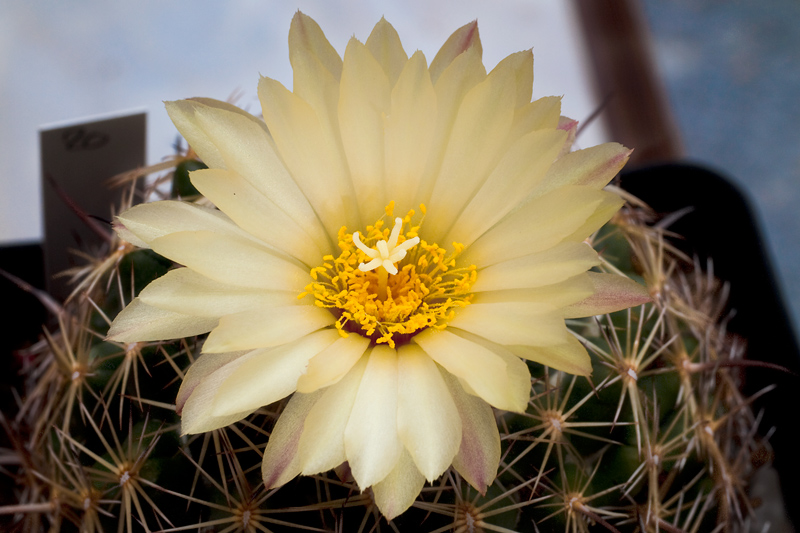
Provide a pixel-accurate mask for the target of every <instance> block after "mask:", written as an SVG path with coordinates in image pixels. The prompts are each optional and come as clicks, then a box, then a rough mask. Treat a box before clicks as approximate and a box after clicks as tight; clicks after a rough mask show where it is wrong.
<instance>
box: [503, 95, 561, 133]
mask: <svg viewBox="0 0 800 533" xmlns="http://www.w3.org/2000/svg"><path fill="white" fill-rule="evenodd" d="M560 117H561V97H560V96H545V97H543V98H539V99H538V100H534V101H533V102H528V103H527V104H525V105H523V106H521V107H518V108H517V109H516V110H515V111H514V122H513V124H512V125H511V131H510V133H509V135H508V138H509V139H511V140H514V139H519V138H520V137H522V136H523V135H526V134H527V133H530V132H532V131H536V130H541V129H549V130H554V129H556V127H558V120H559V118H560Z"/></svg>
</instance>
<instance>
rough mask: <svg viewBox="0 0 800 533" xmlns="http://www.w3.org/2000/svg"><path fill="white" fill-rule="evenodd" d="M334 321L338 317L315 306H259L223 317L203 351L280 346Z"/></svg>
mask: <svg viewBox="0 0 800 533" xmlns="http://www.w3.org/2000/svg"><path fill="white" fill-rule="evenodd" d="M334 321H335V317H334V316H333V315H332V314H331V313H330V312H329V311H328V310H327V309H322V308H320V307H317V306H315V305H291V306H283V307H274V306H266V307H257V308H255V309H250V310H248V311H242V312H240V313H236V314H234V315H226V316H224V317H222V318H221V319H220V321H219V325H218V326H217V327H216V328H214V330H213V331H212V332H211V333H210V334H209V336H208V339H207V340H206V342H205V344H203V352H209V353H222V352H231V351H236V350H252V349H254V348H269V347H271V346H280V345H281V344H286V343H287V342H292V341H294V340H296V339H299V338H300V337H304V336H305V335H308V334H309V333H312V332H314V331H317V330H318V329H322V328H324V327H326V326H330V325H331V324H333V322H334Z"/></svg>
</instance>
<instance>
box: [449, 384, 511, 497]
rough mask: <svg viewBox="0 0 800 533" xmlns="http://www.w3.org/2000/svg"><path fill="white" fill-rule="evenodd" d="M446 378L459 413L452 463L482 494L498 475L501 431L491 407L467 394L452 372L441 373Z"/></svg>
mask: <svg viewBox="0 0 800 533" xmlns="http://www.w3.org/2000/svg"><path fill="white" fill-rule="evenodd" d="M443 376H444V378H445V382H446V383H447V386H448V387H449V388H450V392H451V394H452V395H453V401H454V402H455V404H456V407H457V408H458V412H459V415H460V416H461V424H462V426H461V445H460V447H459V449H458V453H457V454H456V456H455V457H454V458H453V467H454V468H455V469H456V470H458V472H459V473H460V474H461V476H462V477H463V478H464V479H465V480H467V482H468V483H469V484H470V485H472V486H473V487H475V488H476V489H477V490H478V492H480V493H481V494H486V489H487V488H488V487H489V485H491V484H492V482H493V481H494V478H495V476H496V475H497V467H498V465H499V464H500V433H499V432H498V431H497V422H496V421H495V419H494V412H493V411H492V408H491V407H490V406H489V405H488V404H487V403H486V402H484V401H483V400H481V399H480V398H478V397H476V396H472V395H470V394H467V393H466V392H465V391H464V388H463V387H462V386H461V384H460V383H459V381H458V379H456V377H455V376H453V375H450V374H447V373H444V374H443Z"/></svg>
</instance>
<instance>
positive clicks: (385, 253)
mask: <svg viewBox="0 0 800 533" xmlns="http://www.w3.org/2000/svg"><path fill="white" fill-rule="evenodd" d="M401 229H403V219H401V218H396V219H394V227H393V228H392V233H391V234H390V235H389V240H388V241H385V240H383V239H381V240H379V241H378V242H377V243H375V247H376V248H377V250H375V249H373V248H367V246H366V245H365V244H364V243H363V242H361V235H359V233H358V232H357V231H356V232H355V233H353V243H355V245H356V247H358V249H359V250H361V251H362V252H364V253H365V254H366V255H367V257H369V258H371V259H372V261H370V262H368V263H361V264H360V265H358V269H359V270H360V271H361V272H368V271H370V270H374V269H376V268H378V267H381V266H382V267H383V268H384V270H386V272H388V273H389V274H392V275H394V274H397V267H396V266H394V264H395V263H397V262H398V261H400V260H401V259H403V258H404V257H405V256H406V253H407V252H408V250H409V249H411V248H413V247H414V246H416V245H417V244H419V237H414V238H413V239H408V240H406V241H403V242H402V243H400V244H399V245H398V244H397V240H398V239H399V238H400V230H401Z"/></svg>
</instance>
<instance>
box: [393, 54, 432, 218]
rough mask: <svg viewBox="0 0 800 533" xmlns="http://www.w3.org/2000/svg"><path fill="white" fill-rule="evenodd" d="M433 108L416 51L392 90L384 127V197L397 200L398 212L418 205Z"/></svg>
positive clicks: (428, 83)
mask: <svg viewBox="0 0 800 533" xmlns="http://www.w3.org/2000/svg"><path fill="white" fill-rule="evenodd" d="M436 110H437V104H436V93H435V92H434V90H433V84H432V83H431V79H430V75H429V73H428V68H427V65H426V63H425V56H423V55H422V52H416V53H415V54H414V55H413V56H411V59H409V60H408V62H407V63H406V65H405V68H404V69H403V72H402V74H400V79H399V80H398V81H397V84H396V85H395V86H394V88H393V89H392V109H391V113H390V114H389V116H388V117H386V123H385V130H384V140H385V143H386V146H385V157H386V159H385V161H386V190H387V198H389V199H390V200H394V201H395V202H396V203H397V206H398V208H399V210H398V213H402V214H405V213H406V212H407V210H408V209H417V208H418V207H419V206H418V205H417V201H416V200H415V198H416V195H417V190H418V189H419V186H420V181H421V180H422V176H423V172H424V171H425V166H426V163H427V161H428V155H429V153H430V152H431V148H432V147H433V138H434V137H433V136H434V133H435V128H436V117H437V111H436Z"/></svg>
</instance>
